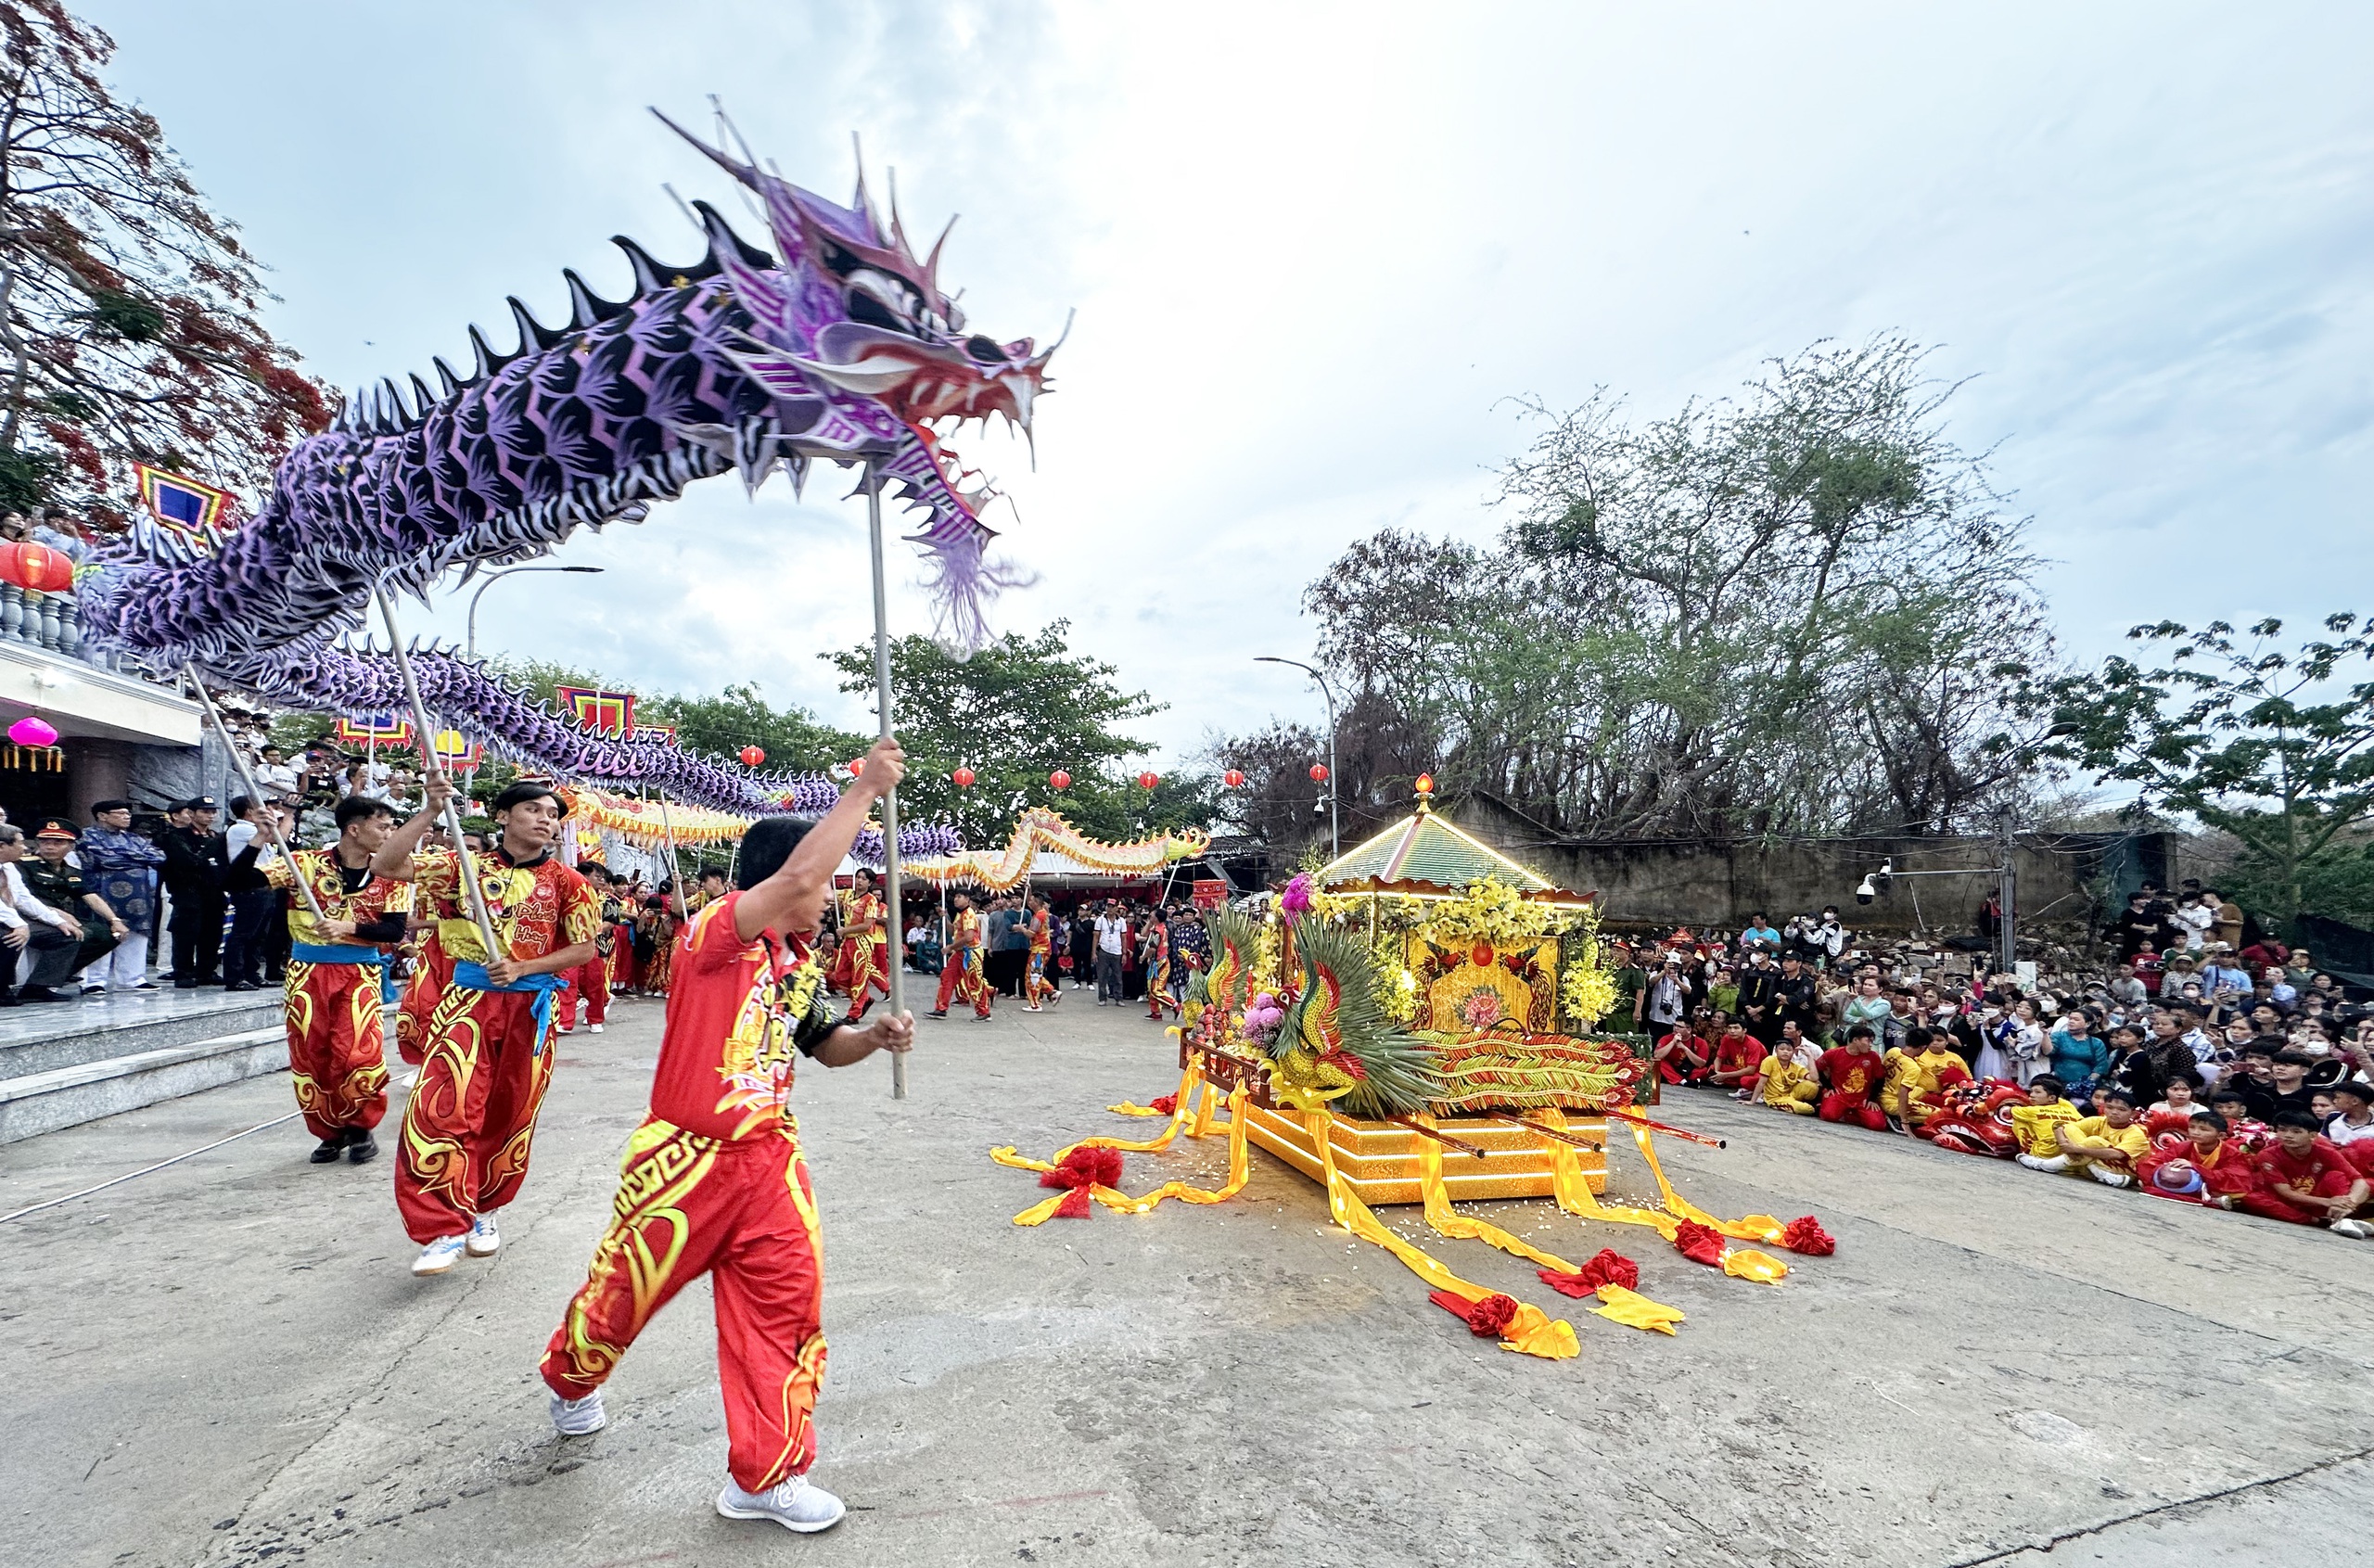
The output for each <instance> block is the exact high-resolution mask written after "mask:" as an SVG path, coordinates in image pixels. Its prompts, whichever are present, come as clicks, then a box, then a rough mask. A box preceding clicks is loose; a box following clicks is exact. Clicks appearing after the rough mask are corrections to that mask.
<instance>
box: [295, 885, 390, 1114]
mask: <svg viewBox="0 0 2374 1568" xmlns="http://www.w3.org/2000/svg"><path fill="white" fill-rule="evenodd" d="M300 876H301V877H303V878H304V881H305V885H306V886H308V887H310V888H312V889H313V899H314V900H315V901H316V902H317V903H319V904H320V905H321V908H322V914H323V916H324V917H325V918H326V919H329V920H351V921H352V922H354V924H356V926H357V927H358V928H359V929H358V930H357V931H356V933H355V935H354V936H353V937H339V938H337V939H336V940H332V939H331V938H330V937H328V936H327V935H326V934H325V933H324V932H323V931H322V930H321V929H320V927H318V926H316V925H315V924H313V915H312V913H311V912H310V911H308V910H307V909H306V908H305V901H304V899H298V900H297V901H296V902H295V903H294V904H292V905H291V906H290V907H289V911H288V940H289V959H288V969H287V975H286V978H285V980H284V983H283V990H282V995H283V997H284V998H285V999H286V1004H287V1029H288V1077H289V1081H290V1082H291V1083H292V1084H294V1085H295V1087H296V1090H297V1108H298V1109H299V1110H300V1111H302V1112H303V1113H304V1114H305V1127H306V1128H307V1130H309V1131H310V1132H312V1133H313V1136H314V1137H316V1138H319V1139H323V1140H328V1139H330V1138H333V1137H336V1136H337V1135H338V1134H339V1133H342V1132H344V1131H346V1130H347V1129H349V1128H364V1129H365V1130H368V1129H369V1128H375V1127H377V1126H378V1125H379V1119H380V1118H381V1117H382V1116H384V1115H387V1114H388V1064H387V1057H386V1051H387V1041H386V1036H385V1030H384V1026H383V1025H382V1023H381V1021H380V1014H379V981H380V978H381V976H382V975H385V974H386V973H387V967H386V966H387V962H388V954H387V944H391V943H393V942H395V941H398V940H400V939H402V936H403V926H404V911H407V910H409V909H411V908H412V889H411V888H410V887H408V886H405V885H404V884H402V883H401V882H391V881H389V879H388V878H386V877H384V876H374V875H372V874H371V870H370V868H369V867H368V866H365V867H364V868H363V869H361V870H359V871H356V870H350V869H349V868H348V867H346V866H344V865H342V864H340V863H339V861H338V852H337V851H336V850H334V849H300V850H297V851H296V852H295V853H294V854H293V855H291V856H289V857H287V858H285V859H275V860H272V861H270V862H268V863H267V864H266V866H265V868H264V880H265V881H266V882H267V883H268V884H270V885H271V886H274V887H276V888H279V889H282V890H283V891H286V890H287V889H290V888H293V887H295V886H297V879H298V878H299V877H300Z"/></svg>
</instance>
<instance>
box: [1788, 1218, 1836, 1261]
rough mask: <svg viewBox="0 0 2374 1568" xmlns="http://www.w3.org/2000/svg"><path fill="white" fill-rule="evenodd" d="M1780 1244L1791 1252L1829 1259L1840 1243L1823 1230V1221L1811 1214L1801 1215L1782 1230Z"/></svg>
mask: <svg viewBox="0 0 2374 1568" xmlns="http://www.w3.org/2000/svg"><path fill="white" fill-rule="evenodd" d="M1780 1244H1781V1245H1782V1246H1784V1247H1787V1248H1788V1249H1789V1250H1790V1251H1791V1252H1802V1253H1807V1254H1810V1255H1811V1256H1815V1257H1828V1256H1830V1255H1831V1254H1832V1253H1834V1252H1836V1251H1837V1250H1838V1243H1837V1241H1836V1240H1835V1239H1833V1238H1832V1235H1831V1233H1830V1232H1829V1231H1827V1230H1823V1229H1822V1228H1821V1221H1820V1220H1819V1219H1816V1218H1815V1217H1813V1216H1812V1215H1810V1214H1801V1215H1799V1216H1797V1217H1796V1218H1794V1219H1793V1220H1791V1221H1789V1223H1788V1224H1787V1225H1786V1226H1784V1227H1782V1228H1781V1231H1780Z"/></svg>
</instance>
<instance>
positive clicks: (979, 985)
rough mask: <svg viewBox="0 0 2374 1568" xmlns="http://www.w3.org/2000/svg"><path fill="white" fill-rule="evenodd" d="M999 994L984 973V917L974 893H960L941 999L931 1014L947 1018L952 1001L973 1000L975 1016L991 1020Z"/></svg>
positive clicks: (941, 975)
mask: <svg viewBox="0 0 2374 1568" xmlns="http://www.w3.org/2000/svg"><path fill="white" fill-rule="evenodd" d="M996 995H997V993H996V992H995V991H993V990H991V989H990V988H989V976H988V975H984V974H983V973H981V917H980V915H979V914H978V913H976V911H975V910H974V908H973V896H972V895H971V894H970V893H959V894H957V895H956V919H955V921H954V922H953V924H952V927H951V930H950V932H949V934H948V962H946V963H945V964H943V965H942V966H941V967H940V971H939V1003H938V1006H936V1007H934V1008H933V1009H932V1010H931V1015H932V1016H933V1017H935V1018H945V1017H947V1016H948V1004H949V1003H950V1002H951V1001H969V1002H971V1003H972V1004H973V1016H974V1017H976V1018H978V1019H980V1020H981V1021H982V1022H983V1023H987V1022H989V1009H990V1007H991V1006H992V1005H993V1003H992V1001H991V1000H990V999H991V998H993V997H995V996H996Z"/></svg>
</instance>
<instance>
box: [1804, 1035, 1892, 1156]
mask: <svg viewBox="0 0 2374 1568" xmlns="http://www.w3.org/2000/svg"><path fill="white" fill-rule="evenodd" d="M1878 1039H1879V1037H1878V1036H1877V1035H1875V1034H1874V1033H1872V1031H1871V1026H1870V1025H1869V1024H1857V1025H1856V1026H1854V1027H1853V1028H1851V1029H1849V1030H1847V1031H1846V1043H1845V1044H1844V1045H1834V1046H1832V1047H1831V1048H1830V1049H1829V1050H1828V1051H1825V1052H1822V1053H1821V1055H1820V1056H1819V1058H1817V1059H1816V1061H1815V1066H1816V1067H1817V1068H1818V1069H1819V1071H1820V1073H1821V1081H1822V1082H1823V1083H1824V1084H1826V1085H1828V1086H1829V1087H1828V1089H1827V1090H1825V1091H1824V1092H1823V1094H1822V1097H1821V1100H1820V1103H1819V1104H1818V1105H1816V1107H1815V1111H1816V1114H1817V1115H1819V1116H1820V1117H1821V1119H1822V1120H1824V1121H1826V1122H1858V1123H1860V1124H1861V1125H1863V1126H1864V1127H1867V1128H1870V1129H1871V1130H1872V1131H1873V1132H1885V1131H1886V1130H1887V1129H1888V1116H1887V1113H1886V1112H1885V1111H1883V1110H1881V1109H1880V1107H1879V1105H1878V1104H1877V1103H1875V1102H1874V1101H1873V1100H1872V1099H1871V1096H1872V1095H1874V1094H1877V1093H1878V1092H1879V1090H1880V1084H1881V1081H1882V1080H1883V1079H1884V1078H1885V1077H1887V1071H1888V1069H1887V1064H1886V1063H1885V1062H1883V1061H1882V1060H1881V1059H1880V1053H1879V1052H1878V1051H1877V1050H1875V1049H1874V1047H1875V1045H1876V1043H1877V1041H1878Z"/></svg>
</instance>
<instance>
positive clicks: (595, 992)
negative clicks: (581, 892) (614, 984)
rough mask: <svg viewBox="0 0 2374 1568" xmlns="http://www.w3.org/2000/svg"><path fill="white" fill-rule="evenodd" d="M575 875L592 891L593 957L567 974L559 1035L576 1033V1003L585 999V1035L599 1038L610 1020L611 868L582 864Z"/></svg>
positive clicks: (587, 862) (585, 862)
mask: <svg viewBox="0 0 2374 1568" xmlns="http://www.w3.org/2000/svg"><path fill="white" fill-rule="evenodd" d="M577 874H578V875H580V876H581V877H583V878H584V879H585V884H586V886H588V887H590V888H592V889H593V892H594V903H595V905H596V907H597V908H598V910H599V911H600V912H599V913H598V914H597V915H596V916H595V918H594V956H593V957H592V958H589V959H587V960H586V961H585V962H583V963H581V964H579V965H578V966H577V967H576V968H575V969H572V970H570V971H569V972H568V990H567V991H565V992H564V993H562V995H561V999H560V1032H561V1033H562V1034H565V1035H566V1034H574V1033H575V1032H576V1030H577V999H578V998H579V997H583V998H584V999H585V1032H586V1033H588V1034H594V1035H598V1034H600V1033H601V1032H602V1026H603V1025H604V1024H605V1023H606V1022H608V1021H609V1017H610V951H611V944H612V942H613V941H614V940H615V937H613V935H612V932H611V926H610V868H609V867H607V866H606V865H604V864H603V863H602V862H601V861H599V860H581V861H580V862H579V863H578V867H577Z"/></svg>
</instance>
